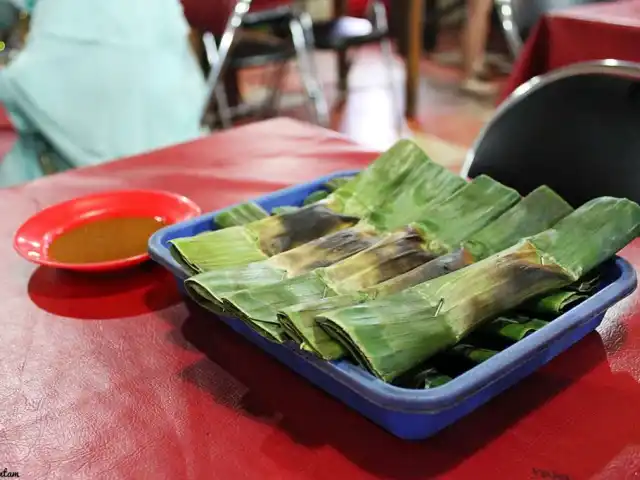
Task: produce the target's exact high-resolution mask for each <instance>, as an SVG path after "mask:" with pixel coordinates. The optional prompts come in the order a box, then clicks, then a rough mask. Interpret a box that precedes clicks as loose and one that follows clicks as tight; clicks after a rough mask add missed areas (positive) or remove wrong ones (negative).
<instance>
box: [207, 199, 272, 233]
mask: <svg viewBox="0 0 640 480" xmlns="http://www.w3.org/2000/svg"><path fill="white" fill-rule="evenodd" d="M268 216H269V213H268V212H267V211H266V210H265V209H264V208H262V207H261V206H260V205H258V204H257V203H253V202H248V203H243V204H242V205H238V206H236V207H232V208H230V209H229V210H227V211H225V212H222V213H220V214H219V215H218V216H216V219H215V222H216V225H218V228H229V227H236V226H239V225H246V224H248V223H251V222H256V221H258V220H262V219H263V218H267V217H268Z"/></svg>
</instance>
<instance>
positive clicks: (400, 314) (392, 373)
mask: <svg viewBox="0 0 640 480" xmlns="http://www.w3.org/2000/svg"><path fill="white" fill-rule="evenodd" d="M639 225H640V207H639V206H638V205H637V204H635V203H634V202H631V201H630V200H626V199H615V198H611V197H603V198H599V199H595V200H592V201H590V202H588V203H586V204H585V205H583V206H582V207H580V208H579V209H577V210H576V211H575V212H573V213H572V214H570V215H568V216H567V217H565V218H564V219H562V220H561V221H560V222H558V223H557V224H556V225H555V227H553V228H551V229H548V230H546V231H544V232H542V233H539V234H537V235H534V236H533V237H530V238H528V239H525V240H523V241H521V242H520V243H519V244H517V245H516V246H514V247H512V248H509V249H507V250H505V251H503V252H500V253H498V254H495V255H492V256H491V257H488V258H486V259H484V260H482V261H480V262H477V263H475V264H473V265H470V266H468V267H466V268H463V269H462V270H458V271H457V272H454V273H451V274H449V275H445V276H443V277H439V278H437V279H434V280H430V281H428V282H425V283H423V284H420V285H417V286H415V287H413V288H411V289H409V290H405V291H403V292H400V293H398V294H394V295H390V296H387V297H383V298H381V299H377V300H373V301H370V302H366V303H363V304H360V305H356V306H353V307H346V308H342V309H338V310H335V311H330V312H325V313H323V314H322V315H321V316H319V317H317V318H316V321H317V322H318V323H319V324H320V326H321V327H323V328H324V329H325V331H327V333H328V334H329V335H331V336H333V337H334V339H336V340H337V341H338V342H340V343H341V344H342V346H343V347H344V348H345V349H346V350H347V351H349V352H350V353H351V355H353V356H354V358H355V359H356V360H357V361H358V362H359V363H360V364H361V365H362V366H364V367H365V368H367V369H368V370H369V371H371V372H372V373H373V374H375V375H376V376H378V377H380V378H381V379H383V380H387V381H390V380H393V379H394V378H396V377H398V376H399V375H401V374H402V373H404V372H407V371H409V370H411V369H412V368H414V367H415V366H417V365H419V364H420V363H422V362H425V361H426V360H428V359H429V358H431V357H432V356H433V355H435V354H436V353H439V352H441V351H443V350H445V349H447V348H450V347H452V346H453V345H455V344H457V343H458V342H459V341H460V340H461V339H462V338H463V337H465V336H466V335H468V334H469V333H470V332H472V331H473V330H475V329H476V328H478V327H479V326H480V325H482V324H483V323H484V322H485V321H487V320H489V319H491V318H494V317H496V316H498V315H500V314H502V313H503V312H506V311H510V310H513V309H514V308H516V307H517V306H519V305H521V304H522V303H524V302H525V301H527V300H530V299H532V298H535V297H537V296H540V295H542V294H544V293H547V292H552V291H554V290H558V289H561V288H563V287H566V286H568V285H570V284H571V283H573V282H576V281H577V280H579V279H580V278H581V277H583V276H584V275H585V274H586V273H588V272H590V271H592V270H594V269H595V268H596V267H597V266H598V265H600V264H601V263H602V262H604V261H606V260H607V259H609V258H611V257H612V256H613V255H615V253H616V252H617V251H619V250H620V249H621V248H623V247H624V246H626V245H627V244H628V243H629V242H631V241H632V240H633V239H635V238H636V236H637V234H638V231H639Z"/></svg>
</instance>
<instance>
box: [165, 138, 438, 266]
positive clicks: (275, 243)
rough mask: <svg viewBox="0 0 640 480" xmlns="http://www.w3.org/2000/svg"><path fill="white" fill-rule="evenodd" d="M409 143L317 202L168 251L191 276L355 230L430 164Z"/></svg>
mask: <svg viewBox="0 0 640 480" xmlns="http://www.w3.org/2000/svg"><path fill="white" fill-rule="evenodd" d="M432 164H433V162H431V161H430V160H429V158H428V157H427V156H426V154H425V153H424V152H423V151H422V150H421V149H420V147H418V146H417V145H416V144H415V143H413V142H411V141H408V140H402V141H400V142H398V143H397V144H396V145H394V146H393V147H392V148H391V149H390V150H388V151H387V152H386V153H384V154H382V155H381V156H380V157H379V158H378V159H377V160H375V161H374V162H373V163H372V164H371V165H370V166H369V167H368V168H367V169H365V170H363V171H362V172H361V173H360V174H358V175H357V176H356V177H355V178H353V179H352V180H351V181H349V182H347V183H345V184H344V185H343V186H342V187H340V188H338V189H337V190H336V191H334V192H333V193H331V194H330V195H329V197H327V198H326V199H325V200H322V201H321V202H318V203H314V204H312V205H308V206H306V207H303V208H301V209H299V210H296V211H294V212H290V213H285V214H283V215H275V216H271V217H268V218H264V219H262V220H259V221H257V222H252V223H250V224H247V225H243V226H236V227H231V228H227V229H223V230H217V231H214V232H209V233H207V234H205V235H199V236H196V237H191V238H180V239H175V240H173V241H172V242H170V252H171V254H172V255H173V257H174V258H175V259H176V261H178V262H179V263H180V264H181V265H182V266H183V267H185V268H187V269H188V270H189V271H191V272H193V273H200V272H204V271H208V270H212V269H214V268H216V267H229V266H233V265H247V264H249V263H251V262H255V261H261V260H265V259H267V258H269V257H271V256H273V255H276V254H278V253H281V252H285V251H287V250H290V249H292V248H295V247H296V246H299V245H302V244H304V243H307V242H309V241H311V240H314V239H317V238H320V237H323V236H325V235H327V234H330V233H332V232H335V231H338V230H341V229H344V228H348V227H350V226H353V225H355V224H356V223H357V222H358V221H359V220H360V219H361V218H363V217H366V216H368V215H369V214H370V213H371V212H372V211H375V210H376V208H378V206H380V205H383V204H385V203H386V202H387V200H388V199H389V198H394V197H396V196H397V194H398V192H400V191H402V190H403V188H404V186H406V185H407V184H410V183H412V182H416V181H419V180H420V177H419V176H418V175H417V173H416V172H421V171H423V168H422V167H425V166H427V165H432Z"/></svg>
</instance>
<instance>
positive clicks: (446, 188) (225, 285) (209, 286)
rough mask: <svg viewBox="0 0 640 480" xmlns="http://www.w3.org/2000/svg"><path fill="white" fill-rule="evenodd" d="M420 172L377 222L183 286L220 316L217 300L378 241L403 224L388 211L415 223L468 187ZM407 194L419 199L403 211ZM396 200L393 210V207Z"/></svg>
mask: <svg viewBox="0 0 640 480" xmlns="http://www.w3.org/2000/svg"><path fill="white" fill-rule="evenodd" d="M419 173H420V174H419V175H418V176H416V177H414V180H416V182H415V183H411V182H407V186H406V187H407V188H406V189H405V190H403V192H402V193H400V194H399V195H398V196H396V197H394V198H393V199H389V203H388V205H387V214H386V215H380V216H378V217H377V219H376V221H373V220H370V219H369V218H368V217H365V219H363V221H361V222H360V223H359V224H358V225H356V226H355V227H352V228H347V229H344V230H340V231H337V232H335V233H333V234H330V235H327V236H324V237H321V238H318V239H316V240H312V241H311V242H308V243H305V244H303V245H301V246H299V247H296V248H293V249H291V250H288V251H286V252H283V253H280V254H277V255H274V256H272V257H271V258H269V259H267V260H263V261H260V262H253V263H249V264H248V265H235V266H230V267H226V268H214V269H211V270H209V271H207V272H204V273H201V274H199V275H196V276H194V277H192V278H190V279H188V280H187V282H186V284H185V286H186V288H187V291H188V292H189V293H190V294H192V297H193V298H194V299H195V300H196V301H197V302H198V303H200V304H201V305H202V306H204V307H205V308H209V309H212V310H215V311H217V312H219V311H220V310H221V309H222V304H221V296H222V295H226V294H228V293H231V292H234V291H239V290H245V289H248V288H255V287H260V286H264V285H270V284H273V283H276V282H279V281H281V280H284V279H287V278H293V277H296V276H298V275H301V274H304V273H307V272H310V271H312V270H314V269H316V268H321V267H326V266H329V265H333V264H334V263H337V262H339V261H340V260H343V259H345V258H348V257H350V256H352V255H354V254H356V253H358V252H361V251H363V250H365V249H367V248H369V247H372V246H373V245H375V244H376V243H378V242H380V241H381V240H382V239H383V238H385V234H386V232H387V231H388V230H389V229H395V228H398V227H401V226H403V225H405V223H404V221H403V219H401V218H396V216H394V215H392V214H391V213H392V212H394V211H395V212H396V213H397V215H398V217H399V216H400V215H402V216H403V218H406V217H409V218H411V219H413V220H415V219H417V218H419V217H420V216H421V215H424V212H425V211H426V209H427V208H429V206H431V205H436V204H438V203H441V202H443V201H444V200H446V199H447V198H449V197H450V196H451V195H452V194H454V193H455V192H457V191H458V190H460V189H461V188H463V187H464V186H465V185H467V183H466V182H465V181H464V180H463V179H462V178H460V177H459V176H457V175H454V174H453V173H451V172H449V171H448V170H446V169H444V168H443V167H441V166H440V165H438V164H436V163H433V162H428V163H426V164H425V165H424V166H423V167H422V168H421V172H419ZM407 191H410V192H413V194H412V195H413V196H415V197H419V198H420V199H421V203H416V204H414V205H413V206H412V207H411V208H409V207H407V205H406V203H405V202H404V200H403V198H404V195H405V194H406V192H407ZM396 200H397V205H398V206H397V208H395V207H393V205H395V204H396ZM398 222H403V223H398Z"/></svg>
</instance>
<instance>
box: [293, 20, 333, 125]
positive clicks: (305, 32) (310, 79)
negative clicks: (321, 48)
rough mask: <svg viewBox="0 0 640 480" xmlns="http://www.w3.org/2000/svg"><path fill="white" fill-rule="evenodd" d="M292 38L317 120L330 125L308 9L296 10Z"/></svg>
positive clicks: (319, 122) (301, 74) (304, 83)
mask: <svg viewBox="0 0 640 480" xmlns="http://www.w3.org/2000/svg"><path fill="white" fill-rule="evenodd" d="M289 29H290V31H291V38H292V40H293V45H294V47H295V49H296V54H297V57H298V66H299V69H300V76H301V77H302V82H303V85H304V88H305V90H306V92H307V96H308V97H309V99H310V100H311V103H312V104H313V109H314V114H315V117H316V121H317V123H318V124H319V125H322V126H328V125H329V107H328V105H327V100H326V98H325V96H324V92H323V90H322V86H321V85H320V81H319V78H318V73H317V69H316V65H315V62H314V59H313V58H312V54H311V52H312V51H313V48H314V45H315V41H314V37H313V23H312V20H311V16H310V15H309V13H308V12H306V11H301V12H296V14H295V15H294V16H293V18H292V19H291V21H290V22H289Z"/></svg>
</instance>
